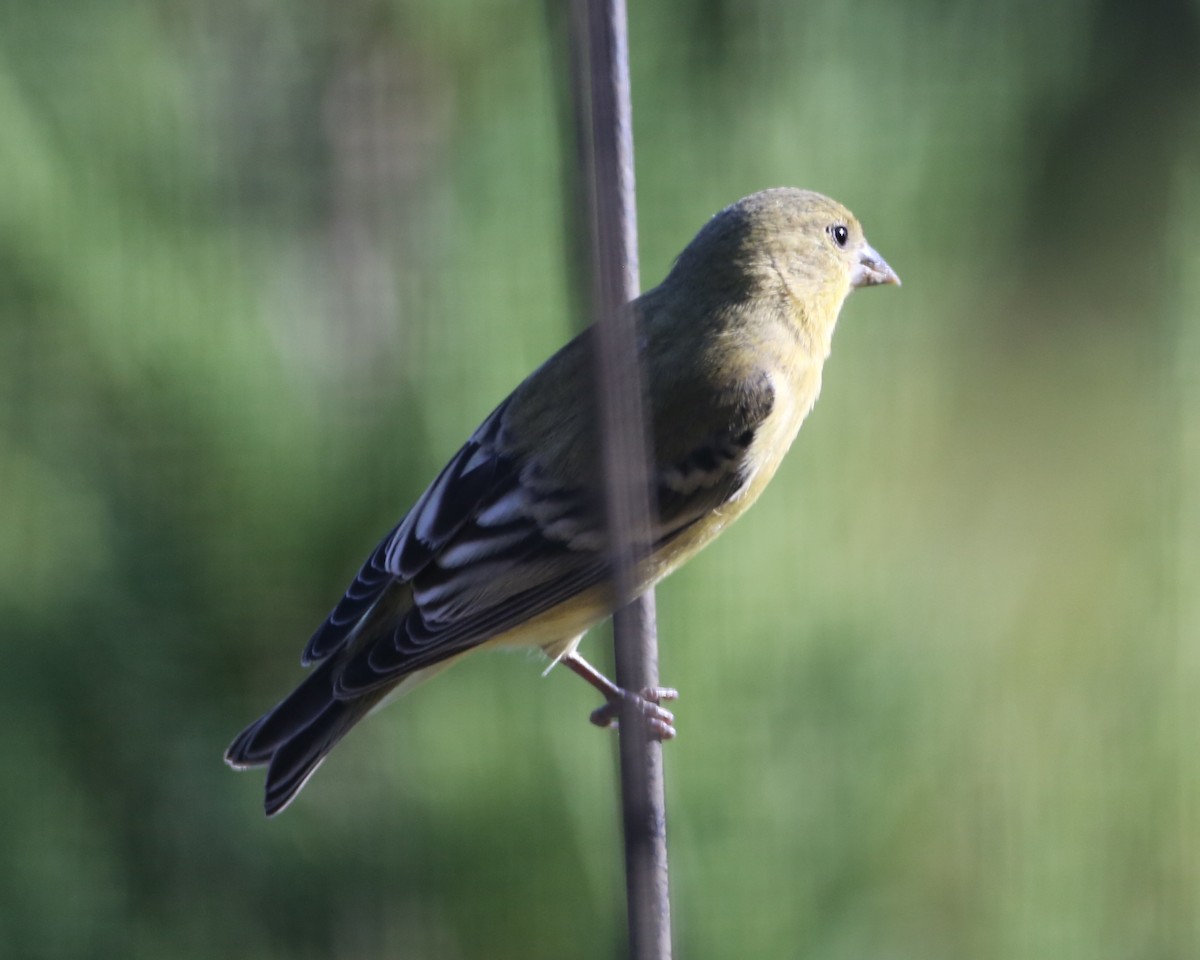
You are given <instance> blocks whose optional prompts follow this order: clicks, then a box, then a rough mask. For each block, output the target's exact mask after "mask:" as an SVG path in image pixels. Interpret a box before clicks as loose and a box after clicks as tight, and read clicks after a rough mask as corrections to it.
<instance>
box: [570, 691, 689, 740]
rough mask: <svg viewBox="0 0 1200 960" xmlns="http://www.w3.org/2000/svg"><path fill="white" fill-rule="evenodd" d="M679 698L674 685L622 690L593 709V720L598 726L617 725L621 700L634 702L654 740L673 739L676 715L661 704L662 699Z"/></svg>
mask: <svg viewBox="0 0 1200 960" xmlns="http://www.w3.org/2000/svg"><path fill="white" fill-rule="evenodd" d="M677 699H679V691H678V690H675V689H673V688H672V687H646V689H644V690H643V691H642V692H641V693H631V692H630V691H628V690H622V691H620V693H618V694H616V695H615V696H613V698H612V699H610V700H609V701H608V703H606V704H604V706H602V707H597V708H596V709H595V710H593V711H592V715H591V718H590V719H591V721H592V723H594V724H595V725H596V726H598V727H615V726H616V725H617V717H618V715H619V714H620V711H621V701H623V700H624V701H628V702H631V703H633V704H634V705H635V706H636V707H637V708H638V710H639V711H640V712H641V714H642V716H643V717H644V718H645V720H646V727H647V730H648V731H649V733H650V738H651V739H652V740H658V741H663V740H673V739H674V738H675V715H674V714H673V713H671V711H670V710H667V709H666V708H665V707H662V706H660V705H659V703H660V701H662V700H677Z"/></svg>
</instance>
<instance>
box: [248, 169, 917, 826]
mask: <svg viewBox="0 0 1200 960" xmlns="http://www.w3.org/2000/svg"><path fill="white" fill-rule="evenodd" d="M885 284H894V285H899V284H900V278H899V277H898V276H897V274H896V272H895V271H894V270H893V269H892V268H891V267H890V266H889V265H888V264H887V262H886V261H885V260H884V259H883V257H882V256H880V255H879V253H877V252H876V250H875V249H874V248H873V247H872V246H871V245H870V244H869V243H868V242H867V240H866V237H865V235H864V233H863V229H862V226H861V225H860V223H859V221H858V220H857V219H856V218H855V217H854V215H853V214H852V213H851V212H850V211H849V210H848V209H846V208H845V207H844V206H842V205H841V204H840V203H838V202H837V201H835V200H832V199H830V198H828V197H826V196H823V195H822V194H819V193H816V192H813V191H810V190H801V189H797V188H793V187H779V188H773V189H768V190H762V191H760V192H757V193H754V194H751V195H750V196H747V197H745V198H743V199H741V200H739V201H737V202H736V203H733V204H731V205H730V206H728V207H726V208H725V209H723V210H721V211H720V212H718V213H716V214H715V215H714V216H712V217H711V218H710V219H709V220H708V222H707V223H706V224H704V226H703V227H702V228H701V229H700V231H699V232H698V233H697V234H696V236H695V238H694V239H693V240H692V241H691V242H690V243H689V244H688V245H687V246H686V247H685V248H684V249H683V251H682V252H681V253H680V254H679V256H678V257H677V258H676V260H675V262H674V264H673V265H672V267H671V269H670V270H669V271H668V273H667V276H666V278H665V279H664V280H663V281H662V282H661V283H660V284H659V285H658V286H656V287H654V288H652V289H650V290H648V291H647V292H645V293H643V294H642V295H641V296H639V297H637V298H636V299H635V300H633V301H631V302H630V303H629V304H627V305H626V307H625V308H624V309H626V310H629V311H631V312H632V321H633V325H634V331H635V334H636V342H637V349H638V353H639V361H640V363H641V364H642V369H643V370H644V371H645V383H646V393H645V398H644V407H645V409H646V419H647V421H648V423H647V434H648V439H649V450H650V465H649V472H650V478H649V486H650V491H649V493H650V504H651V508H652V515H653V519H652V521H651V523H650V529H649V530H647V531H644V533H643V536H642V538H641V539H642V540H643V541H644V542H642V543H640V544H635V547H640V548H641V552H640V554H639V556H640V557H641V559H640V560H638V561H637V563H636V567H635V571H634V579H635V581H636V589H635V591H634V593H635V594H638V593H641V592H644V591H645V590H647V589H649V588H650V587H651V586H653V585H654V584H655V583H657V582H658V581H659V580H661V579H662V578H663V577H665V576H667V574H669V573H671V572H672V571H673V570H675V569H676V568H678V567H679V566H680V565H681V564H682V563H684V562H685V561H686V560H687V559H689V558H690V557H691V556H693V555H694V554H695V553H696V552H697V551H699V550H700V549H701V548H703V547H704V546H706V545H707V544H708V543H710V542H711V541H712V540H713V538H714V537H716V536H717V535H718V534H719V533H721V532H722V531H723V530H724V529H725V528H726V527H728V526H729V524H730V523H732V522H733V521H734V520H736V519H737V518H738V517H739V516H740V515H741V514H742V513H744V512H745V511H746V509H747V508H748V507H749V506H750V505H751V504H753V503H754V501H755V500H757V499H758V497H759V495H760V494H761V493H762V492H763V489H764V488H765V487H766V485H767V483H768V482H769V481H770V479H771V477H772V476H773V475H774V474H775V471H776V469H777V468H778V466H779V464H780V462H781V460H782V459H783V456H784V454H785V453H786V452H787V450H788V448H789V447H790V446H791V444H792V441H793V440H794V439H795V437H796V434H797V432H798V431H799V429H800V426H801V424H802V423H803V422H804V420H805V418H806V417H807V415H808V413H809V411H810V410H811V409H812V407H813V404H814V403H815V402H816V400H817V395H818V394H819V392H820V389H821V375H822V369H823V366H824V363H825V360H826V358H827V357H828V356H829V352H830V348H831V340H832V336H833V332H834V326H835V324H836V322H837V318H838V315H839V313H840V311H841V308H842V305H843V303H844V302H845V300H846V298H847V296H848V295H849V294H850V293H851V292H852V291H853V290H855V289H856V288H859V287H867V286H875V285H885ZM594 331H595V327H591V328H588V329H585V330H584V331H583V332H582V333H580V334H579V335H578V336H576V337H575V338H574V339H573V340H571V341H570V342H568V343H567V344H566V345H565V346H564V347H562V348H561V349H560V350H559V351H558V352H557V353H555V354H554V355H553V356H552V357H551V358H550V359H549V360H547V361H546V362H545V363H544V364H542V365H541V366H540V367H539V368H537V369H536V370H535V371H534V372H533V373H532V374H530V375H529V377H528V378H526V379H525V380H524V381H523V382H522V383H521V384H520V385H519V386H517V388H516V389H515V390H514V391H513V392H512V393H511V394H510V395H509V396H508V397H507V398H506V399H505V400H503V401H502V402H501V403H500V405H499V406H498V407H496V409H495V410H494V411H493V412H492V413H491V414H490V415H488V417H487V418H486V419H485V420H484V421H483V423H482V424H481V425H480V426H479V428H478V429H477V430H476V431H475V432H474V433H473V434H472V435H471V437H470V439H468V440H467V442H466V443H465V444H464V445H463V446H462V448H461V449H460V450H459V451H458V452H457V453H456V454H455V455H454V456H453V457H452V458H451V459H450V462H449V463H448V464H447V465H446V466H445V468H444V469H443V470H442V471H441V473H439V474H438V475H437V477H436V478H435V479H434V481H433V482H432V483H431V484H430V485H429V487H428V488H427V489H426V490H425V491H424V493H422V494H421V496H420V497H419V498H418V499H417V500H416V502H415V503H414V504H413V506H412V508H411V509H410V510H409V511H408V513H407V514H405V516H404V517H403V519H401V520H400V522H399V523H398V524H397V525H396V526H395V527H394V528H393V529H392V530H391V531H390V532H389V533H388V534H387V536H385V537H384V538H383V540H382V541H381V542H380V543H379V544H378V546H377V547H376V548H375V550H374V551H373V552H372V553H371V554H370V556H369V557H368V558H367V560H366V562H365V563H364V564H363V566H362V568H361V569H360V570H359V572H358V575H357V576H356V577H355V578H354V581H353V583H351V585H350V587H349V589H348V590H347V591H346V593H345V595H344V596H343V597H342V598H341V600H340V601H339V602H338V603H337V605H336V606H335V607H334V608H333V610H332V612H331V613H330V614H329V616H328V617H327V618H326V619H325V621H324V622H323V623H322V624H321V625H320V626H319V627H318V628H317V630H316V632H315V633H314V634H313V635H312V637H311V639H309V641H308V644H307V646H306V647H305V649H304V653H303V656H302V658H301V662H302V664H303V665H304V666H306V667H310V668H311V671H310V673H309V674H308V675H307V676H306V677H305V679H304V680H303V681H302V682H301V683H300V684H299V685H298V686H297V687H296V688H295V690H293V691H292V692H291V693H290V694H289V695H288V696H287V697H285V698H284V699H283V700H282V701H281V702H280V703H279V704H278V705H276V706H275V707H274V708H273V709H271V710H269V711H268V712H267V713H265V714H264V715H263V716H262V717H260V718H259V719H258V720H256V721H255V722H254V723H252V724H250V726H248V727H246V729H245V730H243V731H242V733H240V734H239V735H238V736H237V738H236V739H235V740H234V741H233V743H232V744H231V745H230V747H229V749H228V750H227V751H226V754H225V760H226V762H227V763H228V764H229V765H230V766H232V767H234V768H235V769H245V768H249V767H256V766H264V765H265V766H266V767H267V774H266V785H265V794H264V808H265V810H266V813H267V815H268V816H274V815H275V814H277V813H279V812H280V811H282V810H283V809H284V808H285V807H287V806H288V804H289V803H291V801H292V800H293V799H294V798H295V796H296V794H297V793H298V792H299V791H300V789H301V788H302V787H303V786H304V784H305V783H306V782H307V780H308V778H309V777H311V776H312V774H313V773H314V771H315V770H316V769H317V767H318V766H319V765H320V764H321V762H322V761H323V760H324V759H325V757H326V756H327V755H328V754H329V752H330V751H331V750H332V749H333V747H334V746H335V745H336V744H337V743H338V742H339V741H340V740H341V739H342V738H343V737H344V736H345V735H346V734H347V732H349V730H350V729H351V728H352V727H353V726H354V725H355V724H357V723H358V722H359V721H360V720H361V719H363V717H365V716H366V715H367V714H368V713H371V712H372V711H373V710H375V709H376V708H378V707H379V706H381V705H382V704H383V703H384V702H386V701H390V700H393V699H395V698H396V697H397V696H400V695H402V694H405V693H407V692H409V691H410V690H411V689H412V688H413V687H415V686H416V685H417V684H419V683H421V682H423V681H425V680H427V679H429V678H430V677H432V676H433V675H434V674H437V673H439V672H440V671H442V670H445V669H446V668H447V667H449V666H450V665H451V664H453V663H454V662H456V661H458V660H459V659H461V658H462V657H463V656H465V655H467V654H469V653H472V652H474V651H476V650H479V649H482V648H488V647H532V648H540V649H541V651H543V652H544V653H545V655H546V656H547V657H549V658H550V661H551V663H550V666H551V667H552V666H554V665H555V664H558V663H561V664H563V665H564V666H566V667H568V668H569V669H571V670H573V671H574V672H575V673H577V674H579V675H580V676H582V677H583V678H584V679H586V680H587V681H588V682H589V683H591V684H592V685H593V686H594V687H596V688H597V689H598V690H599V691H600V692H601V693H602V694H603V696H604V698H605V704H604V706H602V707H601V708H600V709H599V710H597V711H595V712H594V713H593V715H592V719H593V721H594V722H596V723H598V724H600V725H602V726H603V725H608V724H610V723H611V722H612V721H613V719H614V717H615V715H616V711H615V709H614V705H615V704H617V703H618V702H619V701H621V700H622V699H634V700H636V701H638V702H639V704H640V705H641V706H642V707H643V708H644V713H645V715H646V717H647V722H648V723H649V724H650V725H651V731H650V732H651V735H653V736H654V737H656V738H657V739H668V738H670V737H671V736H673V735H674V732H675V731H674V726H673V717H672V715H671V714H670V713H669V712H668V711H666V710H665V709H663V708H662V707H661V705H660V704H661V701H663V700H669V699H673V698H674V696H675V695H676V694H675V691H673V690H670V689H666V688H663V689H652V690H647V691H639V692H631V691H625V690H622V689H621V688H619V687H618V686H617V685H616V684H615V683H613V682H612V681H610V680H608V679H607V678H606V677H604V676H603V674H601V673H600V671H598V670H596V669H595V668H594V667H592V666H591V664H589V663H588V662H587V661H586V660H584V658H583V657H582V656H581V655H580V654H579V652H578V650H577V647H578V646H579V643H580V640H581V639H582V637H583V635H584V634H585V633H586V632H587V631H588V630H589V629H590V628H591V627H593V626H595V625H596V624H598V623H600V622H601V621H603V620H604V619H606V618H607V617H608V616H610V615H611V613H612V612H613V609H614V607H615V605H616V601H615V598H614V591H613V588H612V583H611V579H612V578H611V569H612V568H611V564H610V561H609V557H608V551H607V547H606V544H607V536H606V525H605V523H606V521H605V515H604V509H603V498H602V497H600V496H598V490H597V481H596V480H595V477H596V474H597V470H596V465H595V453H594V451H595V447H596V442H597V441H596V429H597V425H596V419H595V415H594V403H595V401H594V397H593V395H592V388H591V385H592V383H593V382H594V381H593V378H592V376H591V370H592V366H591V365H592V363H593V360H592V356H593V353H592V351H593V349H594V347H593V344H594V340H595V333H594ZM548 669H549V668H547V670H548Z"/></svg>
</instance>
